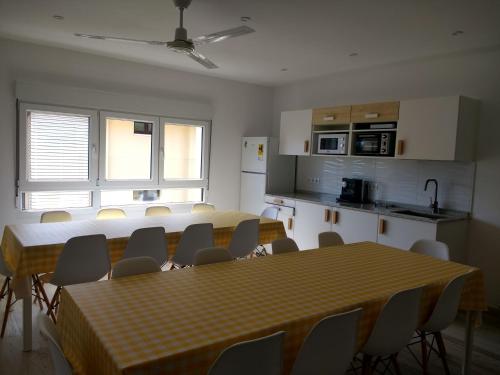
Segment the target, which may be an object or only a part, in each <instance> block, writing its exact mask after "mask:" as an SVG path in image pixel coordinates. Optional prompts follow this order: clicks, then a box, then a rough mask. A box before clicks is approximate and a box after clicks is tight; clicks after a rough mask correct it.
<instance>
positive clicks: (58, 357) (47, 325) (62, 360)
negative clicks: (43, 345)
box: [38, 314, 73, 375]
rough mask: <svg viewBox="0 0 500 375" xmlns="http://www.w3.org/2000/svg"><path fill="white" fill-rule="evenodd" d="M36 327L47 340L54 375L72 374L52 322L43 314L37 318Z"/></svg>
mask: <svg viewBox="0 0 500 375" xmlns="http://www.w3.org/2000/svg"><path fill="white" fill-rule="evenodd" d="M38 327H39V329H40V334H41V335H42V336H43V337H45V338H46V339H47V340H48V343H49V350H50V356H51V358H52V363H53V365H54V369H55V373H56V375H70V374H72V373H73V370H72V369H71V366H70V364H69V362H68V360H67V359H66V357H65V356H64V352H63V350H62V348H61V342H60V341H59V335H58V334H57V330H56V326H55V325H54V323H53V322H52V320H51V319H50V318H49V317H48V316H47V315H45V314H40V315H39V316H38Z"/></svg>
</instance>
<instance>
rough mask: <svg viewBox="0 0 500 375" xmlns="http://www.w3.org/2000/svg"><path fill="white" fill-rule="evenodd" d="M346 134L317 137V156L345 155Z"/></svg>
mask: <svg viewBox="0 0 500 375" xmlns="http://www.w3.org/2000/svg"><path fill="white" fill-rule="evenodd" d="M348 136H349V135H348V133H323V134H319V136H318V149H317V152H318V154H332V155H347V138H348Z"/></svg>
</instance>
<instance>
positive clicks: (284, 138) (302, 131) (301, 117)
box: [279, 109, 312, 155]
mask: <svg viewBox="0 0 500 375" xmlns="http://www.w3.org/2000/svg"><path fill="white" fill-rule="evenodd" d="M311 124H312V109H306V110H301V111H286V112H281V124H280V146H279V153H280V154H282V155H310V153H311Z"/></svg>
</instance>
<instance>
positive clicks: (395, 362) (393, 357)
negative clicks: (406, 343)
mask: <svg viewBox="0 0 500 375" xmlns="http://www.w3.org/2000/svg"><path fill="white" fill-rule="evenodd" d="M391 361H392V364H393V365H394V370H395V371H396V375H402V372H401V368H400V367H399V363H398V355H397V354H393V355H391Z"/></svg>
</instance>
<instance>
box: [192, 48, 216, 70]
mask: <svg viewBox="0 0 500 375" xmlns="http://www.w3.org/2000/svg"><path fill="white" fill-rule="evenodd" d="M187 55H188V56H189V57H191V58H192V59H193V60H194V61H196V62H198V63H200V64H201V65H203V66H204V67H205V68H207V69H217V68H218V66H217V65H215V64H214V63H213V62H212V61H210V60H209V59H208V58H206V57H205V56H203V55H202V54H201V53H198V52H196V51H192V52H189V53H187Z"/></svg>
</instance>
